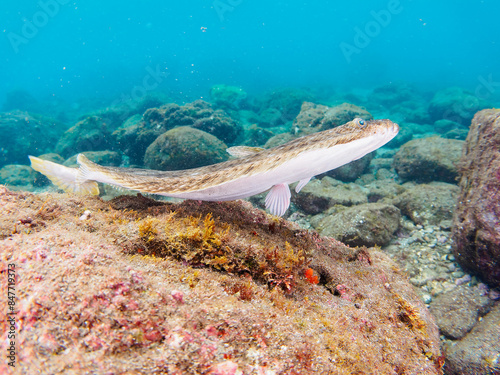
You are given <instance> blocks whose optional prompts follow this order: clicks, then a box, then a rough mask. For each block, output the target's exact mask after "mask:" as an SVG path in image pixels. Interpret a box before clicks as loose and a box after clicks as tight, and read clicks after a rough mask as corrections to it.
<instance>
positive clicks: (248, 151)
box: [226, 146, 265, 158]
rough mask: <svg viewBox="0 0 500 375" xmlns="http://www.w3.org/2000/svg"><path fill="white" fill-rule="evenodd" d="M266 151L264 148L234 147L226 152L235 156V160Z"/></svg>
mask: <svg viewBox="0 0 500 375" xmlns="http://www.w3.org/2000/svg"><path fill="white" fill-rule="evenodd" d="M264 150H265V149H264V148H262V147H251V146H233V147H229V148H228V149H226V152H227V153H228V154H229V155H231V156H234V157H235V158H242V157H245V156H250V155H255V154H258V153H259V152H261V151H264Z"/></svg>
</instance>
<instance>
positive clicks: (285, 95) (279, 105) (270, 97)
mask: <svg viewBox="0 0 500 375" xmlns="http://www.w3.org/2000/svg"><path fill="white" fill-rule="evenodd" d="M312 99H313V97H312V95H311V94H310V93H308V92H307V91H304V90H300V89H293V88H284V89H277V90H274V91H272V92H269V93H267V94H266V95H265V96H264V98H262V99H261V100H260V111H259V115H261V116H264V117H265V116H266V115H265V113H266V112H267V111H268V110H269V109H271V108H272V109H274V110H277V111H278V112H279V114H280V119H279V121H276V125H280V124H284V123H286V122H288V121H292V120H293V119H294V118H295V117H296V116H297V115H298V114H299V112H300V107H301V106H302V103H303V102H306V101H311V100H312Z"/></svg>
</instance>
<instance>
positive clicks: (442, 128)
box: [434, 119, 461, 134]
mask: <svg viewBox="0 0 500 375" xmlns="http://www.w3.org/2000/svg"><path fill="white" fill-rule="evenodd" d="M460 127H461V125H460V124H459V123H458V122H455V121H451V120H446V119H441V120H437V121H435V122H434V130H436V131H437V132H438V133H441V134H444V133H446V132H448V131H450V130H453V129H458V128H460Z"/></svg>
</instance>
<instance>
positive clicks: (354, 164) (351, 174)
mask: <svg viewBox="0 0 500 375" xmlns="http://www.w3.org/2000/svg"><path fill="white" fill-rule="evenodd" d="M372 159H373V153H372V152H371V153H369V154H368V155H365V156H363V157H362V158H361V159H357V160H354V161H351V162H350V163H349V164H346V165H343V166H341V167H339V168H336V169H332V170H331V171H328V172H326V173H325V175H327V176H329V177H332V178H334V179H336V180H340V181H344V182H352V181H355V180H356V179H357V178H358V177H359V176H361V175H362V174H363V173H366V172H368V168H369V167H370V162H371V161H372Z"/></svg>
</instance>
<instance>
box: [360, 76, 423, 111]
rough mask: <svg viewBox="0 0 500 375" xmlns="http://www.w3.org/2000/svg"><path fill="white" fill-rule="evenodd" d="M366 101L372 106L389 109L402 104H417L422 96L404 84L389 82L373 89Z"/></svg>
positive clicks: (413, 88)
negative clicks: (376, 105)
mask: <svg viewBox="0 0 500 375" xmlns="http://www.w3.org/2000/svg"><path fill="white" fill-rule="evenodd" d="M368 99H369V101H370V103H372V104H378V105H382V106H384V107H386V108H391V107H393V106H397V105H400V104H401V103H403V102H404V103H408V102H419V101H421V100H422V95H421V94H420V93H419V92H418V90H417V89H416V88H415V87H414V86H412V85H410V84H408V83H406V82H391V83H390V84H387V85H383V86H379V87H376V88H375V89H373V92H372V93H371V94H370V95H369V97H368Z"/></svg>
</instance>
